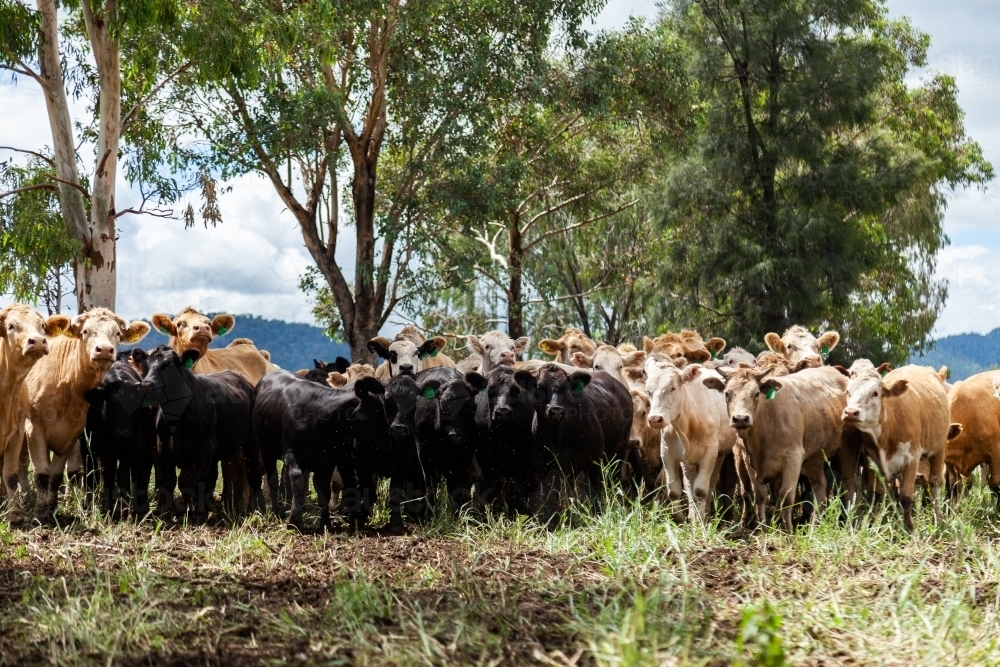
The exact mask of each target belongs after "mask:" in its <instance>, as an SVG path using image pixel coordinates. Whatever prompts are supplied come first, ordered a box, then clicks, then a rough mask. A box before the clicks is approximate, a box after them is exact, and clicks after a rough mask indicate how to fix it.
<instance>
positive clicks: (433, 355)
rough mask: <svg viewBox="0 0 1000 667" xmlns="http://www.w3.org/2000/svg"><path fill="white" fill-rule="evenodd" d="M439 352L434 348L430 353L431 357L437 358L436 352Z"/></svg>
mask: <svg viewBox="0 0 1000 667" xmlns="http://www.w3.org/2000/svg"><path fill="white" fill-rule="evenodd" d="M440 351H441V350H439V349H437V348H436V347H435V348H434V351H433V352H431V356H432V357H436V356H438V352H440Z"/></svg>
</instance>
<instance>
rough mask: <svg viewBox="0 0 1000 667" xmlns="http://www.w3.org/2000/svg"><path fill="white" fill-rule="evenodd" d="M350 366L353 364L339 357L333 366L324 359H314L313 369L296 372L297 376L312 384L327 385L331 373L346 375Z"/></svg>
mask: <svg viewBox="0 0 1000 667" xmlns="http://www.w3.org/2000/svg"><path fill="white" fill-rule="evenodd" d="M350 365H351V362H350V361H348V360H347V359H344V358H343V357H337V358H336V359H335V360H334V362H333V363H332V364H328V363H326V362H325V361H323V360H322V359H313V368H308V369H302V370H301V371H296V373H295V374H296V375H298V376H299V377H300V378H305V379H306V380H309V381H310V382H317V383H319V384H326V379H327V377H329V375H330V373H333V372H334V371H336V372H338V373H346V372H347V369H348V368H349V367H350Z"/></svg>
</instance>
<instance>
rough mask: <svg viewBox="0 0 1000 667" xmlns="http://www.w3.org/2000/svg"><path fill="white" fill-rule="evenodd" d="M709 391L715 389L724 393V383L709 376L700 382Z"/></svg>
mask: <svg viewBox="0 0 1000 667" xmlns="http://www.w3.org/2000/svg"><path fill="white" fill-rule="evenodd" d="M701 382H702V384H704V385H705V386H706V387H708V388H709V389H715V390H716V391H725V390H726V383H725V382H723V381H722V380H720V379H719V378H717V377H715V376H714V375H712V376H709V377H707V378H705V379H704V380H702V381H701Z"/></svg>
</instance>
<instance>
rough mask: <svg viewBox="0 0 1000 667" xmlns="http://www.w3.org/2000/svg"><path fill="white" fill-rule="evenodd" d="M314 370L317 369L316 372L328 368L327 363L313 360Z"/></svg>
mask: <svg viewBox="0 0 1000 667" xmlns="http://www.w3.org/2000/svg"><path fill="white" fill-rule="evenodd" d="M313 368H315V369H316V370H320V371H321V370H323V369H324V368H326V362H325V361H323V360H322V359H316V358H315V357H314V358H313Z"/></svg>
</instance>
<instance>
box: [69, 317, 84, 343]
mask: <svg viewBox="0 0 1000 667" xmlns="http://www.w3.org/2000/svg"><path fill="white" fill-rule="evenodd" d="M86 323H87V313H81V314H79V315H77V316H76V317H74V318H73V321H72V322H70V325H69V329H68V330H67V331H66V335H67V336H71V337H73V338H79V337H80V335H81V334H82V333H83V325H84V324H86Z"/></svg>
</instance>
